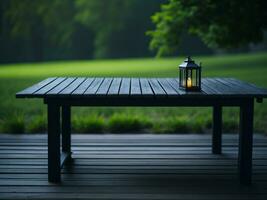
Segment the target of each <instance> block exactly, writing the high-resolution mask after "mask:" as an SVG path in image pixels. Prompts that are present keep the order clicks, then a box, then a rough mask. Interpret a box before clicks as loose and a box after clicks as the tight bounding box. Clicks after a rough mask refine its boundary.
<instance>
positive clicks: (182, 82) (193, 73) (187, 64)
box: [179, 56, 201, 91]
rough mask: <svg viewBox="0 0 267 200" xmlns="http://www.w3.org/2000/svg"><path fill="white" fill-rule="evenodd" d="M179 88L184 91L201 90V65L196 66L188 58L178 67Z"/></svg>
mask: <svg viewBox="0 0 267 200" xmlns="http://www.w3.org/2000/svg"><path fill="white" fill-rule="evenodd" d="M179 72H180V77H179V87H180V88H181V89H183V90H185V91H200V90H201V64H200V65H197V64H196V63H195V61H194V60H192V59H191V57H190V56H188V57H187V59H186V60H185V61H184V62H183V63H182V64H181V65H179Z"/></svg>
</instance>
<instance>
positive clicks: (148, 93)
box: [140, 78, 154, 97]
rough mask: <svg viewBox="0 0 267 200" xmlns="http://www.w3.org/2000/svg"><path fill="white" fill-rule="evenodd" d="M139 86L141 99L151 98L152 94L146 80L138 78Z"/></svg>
mask: <svg viewBox="0 0 267 200" xmlns="http://www.w3.org/2000/svg"><path fill="white" fill-rule="evenodd" d="M140 86H141V92H142V96H143V97H147V96H148V97H153V95H154V92H153V90H152V89H151V87H150V84H149V82H148V79H147V78H140Z"/></svg>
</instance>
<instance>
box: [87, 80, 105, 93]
mask: <svg viewBox="0 0 267 200" xmlns="http://www.w3.org/2000/svg"><path fill="white" fill-rule="evenodd" d="M103 81H104V78H95V80H94V81H93V82H92V84H91V85H90V86H89V87H88V88H87V89H86V91H85V92H84V95H93V94H95V93H96V92H97V90H98V88H99V87H100V85H101V84H102V82H103Z"/></svg>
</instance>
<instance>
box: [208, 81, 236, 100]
mask: <svg viewBox="0 0 267 200" xmlns="http://www.w3.org/2000/svg"><path fill="white" fill-rule="evenodd" d="M206 80H207V84H208V85H209V86H210V88H216V90H217V91H218V92H219V93H220V94H221V95H233V96H234V95H236V96H238V95H237V94H236V92H235V91H234V90H233V88H229V87H227V86H226V85H224V84H222V83H221V82H219V81H217V80H216V79H214V78H207V79H206Z"/></svg>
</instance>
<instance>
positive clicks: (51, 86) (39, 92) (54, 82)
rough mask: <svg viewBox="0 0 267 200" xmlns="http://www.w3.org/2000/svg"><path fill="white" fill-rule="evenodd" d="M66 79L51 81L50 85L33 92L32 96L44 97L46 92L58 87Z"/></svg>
mask: <svg viewBox="0 0 267 200" xmlns="http://www.w3.org/2000/svg"><path fill="white" fill-rule="evenodd" d="M65 79H66V78H63V77H60V78H57V79H56V80H54V81H52V82H51V83H50V84H48V85H46V86H44V87H42V88H41V89H40V90H38V91H36V92H34V93H33V94H34V95H36V96H44V95H45V94H46V93H47V92H49V91H50V90H52V89H53V88H55V87H56V86H57V85H59V84H60V83H61V82H63V81H64V80H65Z"/></svg>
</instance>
